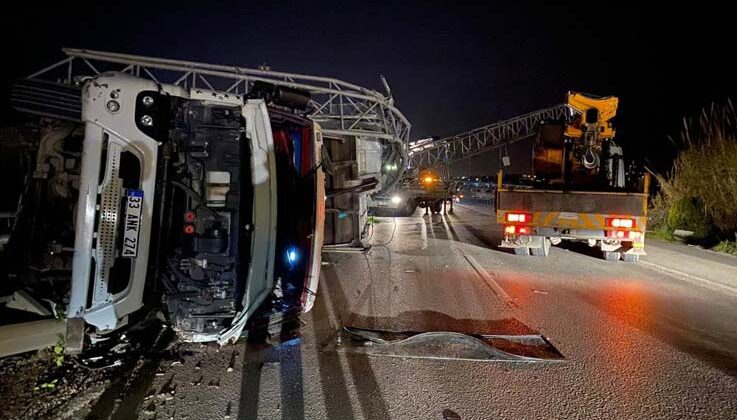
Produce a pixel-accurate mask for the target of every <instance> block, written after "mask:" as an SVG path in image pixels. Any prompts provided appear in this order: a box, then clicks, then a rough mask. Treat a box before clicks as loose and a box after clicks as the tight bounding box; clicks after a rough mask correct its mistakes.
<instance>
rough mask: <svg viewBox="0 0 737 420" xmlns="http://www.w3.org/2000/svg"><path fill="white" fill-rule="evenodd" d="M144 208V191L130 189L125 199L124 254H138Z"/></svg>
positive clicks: (133, 255) (134, 255)
mask: <svg viewBox="0 0 737 420" xmlns="http://www.w3.org/2000/svg"><path fill="white" fill-rule="evenodd" d="M142 209H143V191H141V190H128V193H127V194H126V200H125V220H124V223H125V225H124V228H123V229H124V230H123V251H122V256H123V257H128V258H135V257H137V256H138V232H139V231H140V230H141V210H142Z"/></svg>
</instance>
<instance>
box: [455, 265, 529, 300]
mask: <svg viewBox="0 0 737 420" xmlns="http://www.w3.org/2000/svg"><path fill="white" fill-rule="evenodd" d="M463 257H464V258H466V261H468V263H469V264H471V267H473V269H474V270H475V271H476V273H478V275H479V276H481V279H482V280H483V281H484V282H485V283H486V285H487V286H489V288H490V289H491V291H492V292H494V294H495V295H497V296H498V297H500V298H502V299H503V300H504V301H506V303H507V304H508V305H509V306H512V307H515V308H516V307H517V305H516V304H515V303H514V300H513V299H512V297H511V296H509V294H507V292H506V291H504V288H502V286H500V285H499V283H497V281H496V280H494V277H492V276H491V275H490V274H489V273H488V272H487V271H486V270H484V268H483V267H481V265H480V264H479V263H478V262H477V261H476V259H475V258H473V257H472V256H470V255H466V254H465V253H463Z"/></svg>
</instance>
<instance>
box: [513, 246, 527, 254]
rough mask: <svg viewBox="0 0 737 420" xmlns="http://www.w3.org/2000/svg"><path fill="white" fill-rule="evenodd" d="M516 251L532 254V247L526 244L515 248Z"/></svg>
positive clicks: (517, 252) (516, 252)
mask: <svg viewBox="0 0 737 420" xmlns="http://www.w3.org/2000/svg"><path fill="white" fill-rule="evenodd" d="M514 253H515V254H516V255H530V248H528V247H526V246H520V247H517V248H514Z"/></svg>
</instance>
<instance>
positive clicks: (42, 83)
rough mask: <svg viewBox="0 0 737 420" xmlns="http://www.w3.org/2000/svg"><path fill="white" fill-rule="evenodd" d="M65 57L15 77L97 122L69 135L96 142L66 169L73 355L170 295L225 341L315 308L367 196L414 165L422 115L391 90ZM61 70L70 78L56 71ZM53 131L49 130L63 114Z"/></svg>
mask: <svg viewBox="0 0 737 420" xmlns="http://www.w3.org/2000/svg"><path fill="white" fill-rule="evenodd" d="M65 53H66V54H67V56H68V58H67V59H66V60H64V61H63V62H61V63H59V64H57V65H55V66H52V67H50V68H47V69H44V70H42V71H41V72H39V73H37V74H34V75H32V76H30V77H29V78H27V79H24V80H21V81H19V82H18V83H16V84H15V86H14V89H13V98H12V101H13V105H14V107H15V108H16V109H18V110H20V111H23V112H26V113H30V114H34V115H40V116H43V117H45V118H51V119H55V120H65V121H69V122H68V123H65V124H63V125H62V126H63V127H65V128H64V129H65V130H70V128H69V126H70V125H71V126H72V127H73V128H71V130H72V131H74V130H76V131H77V132H83V136H78V137H77V140H70V141H71V142H74V141H77V142H81V144H80V145H77V146H72V148H73V149H75V150H79V151H81V154H80V155H81V156H79V157H80V159H78V162H77V164H75V165H66V166H67V167H69V168H70V169H73V171H72V172H73V173H72V174H71V175H69V176H71V177H72V178H74V179H75V180H76V182H72V183H70V185H73V187H71V188H72V189H74V190H76V191H73V194H78V196H77V197H78V198H77V200H76V208H75V209H74V214H75V217H74V220H73V221H70V225H72V226H73V235H66V236H64V238H65V240H66V241H67V242H69V241H72V240H73V243H66V244H63V245H64V246H66V248H67V249H68V248H70V247H73V252H70V253H68V258H70V260H71V261H70V264H67V267H71V273H69V281H70V287H69V295H68V296H69V297H68V300H66V299H65V300H64V302H59V304H60V305H62V306H65V309H66V315H67V325H68V328H67V329H68V333H67V339H66V340H67V346H68V348H69V349H70V350H72V351H75V350H79V349H81V348H82V345H83V341H84V340H86V338H85V337H89V339H91V340H92V341H95V340H97V339H102V338H104V337H105V336H106V335H108V334H110V333H111V332H114V331H116V330H119V329H121V328H123V327H125V326H126V325H128V324H130V323H132V322H134V320H135V317H136V316H137V315H138V314H140V313H141V312H142V311H140V310H141V308H143V307H151V306H160V307H161V308H162V309H163V312H164V313H165V314H166V315H167V319H168V320H169V321H170V323H171V324H172V326H173V328H174V329H175V330H176V331H177V332H178V334H179V336H180V337H181V338H183V339H185V340H188V341H200V342H201V341H217V342H219V343H221V344H223V343H226V342H229V341H232V340H233V339H237V338H238V337H240V336H241V333H242V332H243V330H244V328H247V326H248V325H252V324H259V323H266V324H268V323H269V322H271V321H270V320H272V319H274V318H280V317H283V316H285V315H288V314H296V313H299V312H302V311H308V310H309V309H310V308H311V307H312V305H313V302H314V299H315V295H316V293H317V287H318V279H319V270H320V255H321V252H323V249H324V248H330V247H359V248H362V247H365V246H366V245H367V243H366V240H367V237H366V235H365V233H366V224H367V205H366V202H367V197H368V195H369V194H372V193H375V192H377V191H380V190H382V189H383V188H387V187H390V186H391V185H392V184H393V183H394V182H396V179H397V177H398V176H399V175H401V174H397V173H396V172H395V171H391V172H383V170H382V168H384V167H385V166H387V162H388V163H389V165H390V166H392V167H394V166H399V167H404V166H405V163H406V154H405V144H406V140H407V138H408V136H409V128H410V125H409V123H408V122H407V120H406V119H405V118H404V117H403V116H402V114H401V113H400V112H399V111H398V110H397V109H396V108H395V107H394V105H393V100H392V99H391V96H390V94H389V93H388V92H387V95H382V94H379V93H378V92H375V91H372V90H368V89H364V88H360V87H358V86H355V85H351V84H348V83H345V82H342V81H339V80H336V79H330V78H322V77H315V76H304V75H296V74H288V73H279V72H273V71H270V70H252V69H245V68H239V67H230V66H220V65H210V64H203V63H191V62H184V61H177V60H164V59H158V58H149V57H139V56H131V55H122V54H114V53H104V52H95V51H84V50H65ZM75 66H76V67H75ZM60 70H61V71H62V72H65V73H66V78H65V79H64V80H63V81H62V83H58V82H49V81H48V80H47V79H49V78H50V77H47V76H49V75H52V74H53V73H54V72H55V71H60ZM80 70H82V72H81V73H80ZM164 80H168V82H165V81H164ZM387 91H388V86H387ZM75 95H78V96H77V97H76V98H75ZM46 127H52V128H50V129H49V128H47V129H46V136H47V137H48V131H49V130H55V129H58V128H55V127H59V125H49V124H46ZM42 131H43V130H42ZM64 167H65V166H64V165H62V166H61V167H59V168H58V169H57V171H63V170H64ZM52 175H53V174H52ZM52 178H53V176H52ZM35 199H36V201H39V202H36V203H33V202H32V201H33V200H31V197H27V196H23V197H20V200H19V202H21V203H23V206H22V208H21V207H20V206H19V209H18V211H17V212H16V214H15V217H16V219H17V220H19V221H23V220H27V218H24V217H23V215H22V214H21V213H22V211H28V209H29V208H32V207H34V206H44V205H45V204H44V201H45V200H47V199H53V197H39V196H36V197H35ZM15 225H18V224H15ZM21 225H22V224H21ZM14 229H15V228H14ZM21 232H22V229H21V230H19V231H17V232H13V231H11V232H8V237H9V238H10V239H9V241H8V243H7V244H6V246H5V249H4V251H5V250H8V249H13V247H16V249H15V250H14V252H19V250H18V249H17V248H18V247H22V246H23V244H24V243H27V242H28V241H14V239H13V238H14V235H16V236H17V235H19V234H20V233H21ZM70 236H72V237H73V239H71V238H70ZM16 245H17V246H16ZM44 249H45V248H42V249H41V250H40V251H38V252H42V253H43V252H46V251H44ZM4 270H8V271H9V272H12V273H10V274H11V277H12V278H15V279H19V283H22V281H20V279H23V278H26V277H27V276H24V275H20V274H19V273H18V272H17V271H19V270H22V267H13V266H12V264H10V266H8V267H5V268H4ZM18 287H23V285H22V284H19V285H18ZM39 301H40V299H39ZM67 302H68V304H67ZM0 328H1V327H0ZM11 350H14V352H17V351H18V350H22V349H11ZM11 352H13V351H11ZM8 353H9V352H8V351H5V352H4V354H8Z"/></svg>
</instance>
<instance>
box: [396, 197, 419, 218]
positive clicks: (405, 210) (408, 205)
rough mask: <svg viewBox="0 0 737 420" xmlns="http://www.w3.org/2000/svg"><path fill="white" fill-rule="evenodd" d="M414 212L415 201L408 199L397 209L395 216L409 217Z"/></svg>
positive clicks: (415, 207) (415, 208)
mask: <svg viewBox="0 0 737 420" xmlns="http://www.w3.org/2000/svg"><path fill="white" fill-rule="evenodd" d="M415 210H417V204H416V203H415V200H413V199H411V198H408V199H407V201H406V202H405V203H404V205H403V206H402V207H400V208H399V209H397V216H399V217H409V216H412V215H413V214H414V213H415Z"/></svg>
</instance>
